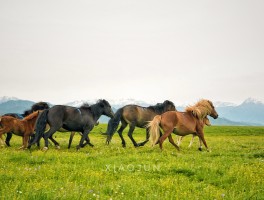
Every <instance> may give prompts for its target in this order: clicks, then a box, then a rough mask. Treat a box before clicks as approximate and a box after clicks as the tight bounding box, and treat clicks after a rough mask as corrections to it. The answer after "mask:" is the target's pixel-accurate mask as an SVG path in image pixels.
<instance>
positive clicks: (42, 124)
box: [30, 109, 49, 146]
mask: <svg viewBox="0 0 264 200" xmlns="http://www.w3.org/2000/svg"><path fill="white" fill-rule="evenodd" d="M48 113H49V110H48V109H46V110H44V111H43V112H41V113H40V114H39V116H38V119H37V122H36V125H35V131H36V135H35V137H34V140H33V141H32V142H31V143H30V146H31V145H32V144H35V143H36V142H39V140H40V139H41V137H42V136H43V134H44V132H45V129H46V124H47V119H48Z"/></svg>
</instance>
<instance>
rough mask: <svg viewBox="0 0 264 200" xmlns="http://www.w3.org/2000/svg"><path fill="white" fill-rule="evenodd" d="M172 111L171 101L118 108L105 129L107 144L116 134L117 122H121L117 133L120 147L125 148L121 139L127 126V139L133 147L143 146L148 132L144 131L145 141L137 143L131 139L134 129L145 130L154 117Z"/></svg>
mask: <svg viewBox="0 0 264 200" xmlns="http://www.w3.org/2000/svg"><path fill="white" fill-rule="evenodd" d="M170 110H173V111H175V110H176V109H175V106H174V104H173V103H172V102H171V101H168V100H166V101H164V102H163V103H158V104H156V105H154V106H149V107H141V106H138V105H126V106H124V107H122V108H119V109H118V110H117V111H116V113H115V116H114V117H113V118H112V119H110V120H109V122H108V127H107V133H106V134H107V135H108V137H107V143H108V144H109V142H110V141H111V139H112V136H113V134H114V133H115V132H116V129H117V127H118V124H119V122H120V121H121V127H120V128H119V130H118V131H117V132H118V134H119V136H120V138H121V140H122V146H123V147H125V146H126V142H125V140H124V138H123V135H122V132H123V130H124V129H125V128H126V126H127V125H128V124H129V131H128V137H129V138H130V139H131V141H132V142H133V144H134V146H135V147H138V146H144V145H145V144H146V143H147V142H148V139H149V130H148V129H146V140H145V141H144V142H141V143H137V142H136V141H135V140H134V138H133V137H132V134H133V131H134V129H135V127H139V128H145V126H146V125H147V123H148V122H149V121H151V120H152V119H153V118H154V117H155V116H156V115H160V114H162V113H164V112H167V111H170Z"/></svg>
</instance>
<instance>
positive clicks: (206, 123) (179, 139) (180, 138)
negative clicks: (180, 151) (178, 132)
mask: <svg viewBox="0 0 264 200" xmlns="http://www.w3.org/2000/svg"><path fill="white" fill-rule="evenodd" d="M203 122H204V125H206V126H211V122H210V120H209V119H208V118H207V117H205V118H204V120H203ZM195 136H196V134H193V135H192V139H191V141H190V144H189V146H188V147H191V146H192V144H193V142H194V137H195ZM184 137H185V136H178V138H177V145H178V146H180V144H181V142H182V139H183V138H184ZM198 150H199V151H202V141H201V139H199V147H198Z"/></svg>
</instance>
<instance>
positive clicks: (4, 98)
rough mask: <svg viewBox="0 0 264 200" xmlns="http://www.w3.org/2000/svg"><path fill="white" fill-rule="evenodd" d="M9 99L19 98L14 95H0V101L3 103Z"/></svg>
mask: <svg viewBox="0 0 264 200" xmlns="http://www.w3.org/2000/svg"><path fill="white" fill-rule="evenodd" d="M10 100H19V99H18V98H16V97H8V96H3V97H0V103H5V102H7V101H10Z"/></svg>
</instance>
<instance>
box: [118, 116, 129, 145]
mask: <svg viewBox="0 0 264 200" xmlns="http://www.w3.org/2000/svg"><path fill="white" fill-rule="evenodd" d="M126 126H127V123H126V122H125V121H123V120H121V127H120V128H119V130H118V131H117V132H118V135H119V137H120V138H121V140H122V147H126V141H125V140H124V138H123V134H122V133H123V130H124V129H125V128H126Z"/></svg>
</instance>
